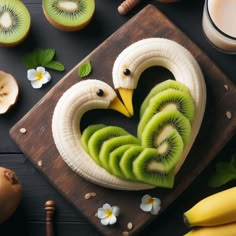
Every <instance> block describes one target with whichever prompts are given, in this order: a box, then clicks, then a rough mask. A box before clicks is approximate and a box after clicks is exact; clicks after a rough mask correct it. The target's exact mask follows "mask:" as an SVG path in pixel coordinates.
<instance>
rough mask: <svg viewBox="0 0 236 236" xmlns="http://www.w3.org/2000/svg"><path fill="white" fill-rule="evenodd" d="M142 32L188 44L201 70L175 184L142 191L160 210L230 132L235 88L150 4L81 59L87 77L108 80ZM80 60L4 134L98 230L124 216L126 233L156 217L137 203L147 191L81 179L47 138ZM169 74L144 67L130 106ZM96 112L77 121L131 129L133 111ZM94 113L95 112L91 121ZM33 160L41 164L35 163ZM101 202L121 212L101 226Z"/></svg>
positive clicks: (112, 230) (121, 227) (235, 125)
mask: <svg viewBox="0 0 236 236" xmlns="http://www.w3.org/2000/svg"><path fill="white" fill-rule="evenodd" d="M148 37H165V38H169V39H172V40H175V41H177V42H179V43H180V44H182V45H183V46H184V47H186V48H187V49H189V50H190V51H191V52H192V54H193V55H194V56H195V58H196V59H197V61H198V62H199V64H200V66H201V68H202V70H203V73H204V76H205V79H206V84H207V93H208V100H207V108H206V113H205V117H204V120H203V124H202V127H201V130H200V133H199V135H198V137H197V139H196V142H195V143H194V146H193V148H192V150H191V152H190V153H189V156H188V159H187V161H186V162H185V164H184V166H183V167H182V169H181V171H180V172H179V174H178V175H177V177H176V182H175V187H174V188H173V189H172V190H165V189H159V188H157V189H154V190H150V191H148V192H149V194H150V195H152V196H157V197H159V198H160V199H161V200H162V212H163V211H164V210H165V209H166V208H167V207H168V206H169V205H170V204H171V203H172V202H173V201H174V200H175V199H176V198H177V197H178V196H179V195H180V194H181V193H182V192H183V191H184V190H185V189H186V188H187V187H188V186H189V185H190V184H191V182H192V181H193V180H194V178H195V177H196V176H198V175H199V174H200V173H201V171H202V170H203V169H204V168H205V167H206V166H207V165H208V163H209V162H210V161H211V160H213V158H214V157H215V156H216V154H217V153H218V152H219V151H220V150H221V149H222V148H223V147H224V145H225V144H226V143H227V142H228V141H229V140H230V138H231V137H232V136H233V135H234V134H235V131H236V118H235V116H236V99H235V96H236V95H235V94H236V93H235V92H236V89H235V86H234V85H233V84H232V83H231V82H230V81H229V80H228V78H227V77H226V75H225V74H224V73H223V72H222V71H221V70H220V69H219V68H218V67H217V66H216V65H215V64H214V63H213V62H212V61H211V60H210V59H209V58H208V57H207V56H206V55H205V54H204V53H203V52H202V50H200V49H199V48H198V47H197V46H196V45H195V44H194V43H193V42H192V41H191V40H190V39H189V38H187V37H186V36H185V35H184V34H183V33H182V32H181V31H180V30H179V29H178V28H177V27H176V26H175V25H174V24H173V23H171V22H170V21H169V20H168V19H167V18H166V17H165V16H164V15H163V14H162V13H161V12H160V11H158V10H157V9H156V8H154V7H153V6H151V5H149V6H147V7H146V8H145V9H144V10H142V11H141V12H140V13H138V14H137V15H136V16H134V17H133V18H132V19H131V20H130V21H128V22H127V23H126V24H125V25H123V26H122V27H121V28H120V29H119V30H118V31H116V32H115V33H114V34H113V35H111V36H110V37H109V38H108V39H107V40H106V41H105V42H104V43H102V44H101V45H100V46H99V47H98V48H96V49H95V50H94V51H93V52H92V53H91V54H89V55H88V56H87V57H86V58H85V59H84V60H86V59H87V58H89V59H90V60H91V61H92V63H93V73H92V75H91V76H90V77H89V78H91V79H101V80H104V81H106V82H107V83H109V84H111V83H112V80H111V72H112V66H113V63H114V60H115V58H116V57H117V56H118V55H119V53H120V52H121V51H122V50H123V49H124V48H126V47H127V46H129V45H130V44H131V43H133V42H135V41H137V40H139V39H142V38H148ZM84 60H82V61H81V62H80V63H79V64H78V65H77V66H76V67H75V68H74V69H73V70H72V71H71V72H69V73H68V74H67V75H66V76H65V77H64V78H63V79H62V80H61V81H60V82H59V83H58V84H56V85H55V86H54V88H52V89H51V90H50V91H49V92H48V93H47V94H46V95H45V96H44V97H43V98H42V99H41V100H40V101H39V102H38V103H37V104H36V105H35V106H34V107H33V108H32V109H31V110H30V111H29V112H28V113H27V114H26V115H25V116H24V117H23V118H22V119H21V120H20V121H19V122H18V123H17V124H16V125H15V126H14V127H13V128H12V129H11V131H10V134H11V137H12V138H13V139H14V140H15V142H16V143H17V145H18V146H19V147H20V149H21V150H22V151H23V152H24V153H25V154H26V155H27V156H28V158H29V159H30V160H31V161H32V162H33V163H34V164H35V166H36V167H37V168H38V169H39V170H40V171H41V172H42V173H43V174H44V175H45V176H46V177H47V178H48V180H49V181H50V182H51V183H52V184H53V185H54V186H55V187H56V188H57V189H58V190H59V192H60V193H62V195H63V196H64V197H65V198H66V199H67V200H68V201H69V202H70V203H71V204H73V205H74V206H75V208H76V209H78V210H79V211H80V212H81V213H82V214H84V215H85V216H86V217H87V218H88V220H89V221H90V222H91V223H92V224H93V225H95V227H96V228H97V229H98V230H99V231H100V232H101V233H102V234H104V235H114V236H115V235H122V232H123V231H126V230H127V223H128V222H130V221H131V222H132V223H133V225H134V228H133V230H132V231H131V232H130V234H136V233H138V232H140V230H141V229H143V228H144V226H146V225H147V224H149V223H150V222H151V221H153V220H154V219H155V218H156V217H153V216H151V215H149V214H147V213H144V212H141V211H140V209H139V204H140V201H141V197H142V196H143V194H144V193H146V192H147V191H145V192H144V191H140V192H124V191H115V190H110V189H105V188H102V187H98V186H96V185H94V184H91V183H89V182H87V181H85V180H84V179H82V178H80V177H79V176H78V175H76V174H75V173H74V172H72V171H71V170H70V168H69V167H68V166H67V165H66V164H65V163H64V162H63V160H62V159H61V157H60V155H59V153H58V151H57V149H56V147H55V145H54V143H53V139H52V134H51V117H52V113H53V110H54V107H55V105H56V103H57V101H58V99H59V98H60V96H61V95H62V94H63V92H64V91H65V90H67V89H68V88H69V87H70V86H71V85H72V84H74V83H76V82H78V77H77V72H76V71H77V68H78V66H79V65H80V64H81V63H83V61H84ZM154 73H156V75H155V76H154V77H153V79H152V80H149V81H148V83H147V82H146V83H145V81H146V79H147V77H150V76H153V74H154ZM170 76H171V75H170V74H169V73H168V72H167V71H165V70H162V69H161V68H154V69H151V70H150V71H148V72H147V73H146V72H145V73H144V75H143V76H142V78H141V81H140V85H139V86H138V89H137V90H136V91H135V94H134V99H135V101H136V103H135V107H138V105H139V104H140V100H141V99H142V98H143V96H145V93H146V92H147V91H148V89H150V88H151V87H152V86H153V85H154V84H155V83H157V82H160V80H161V79H159V78H160V77H161V78H162V79H166V78H168V77H170ZM145 84H148V86H147V88H146V90H145V89H144V86H143V85H145ZM226 84H227V86H228V87H229V90H226V89H225V87H224V85H226ZM141 88H142V89H141ZM227 111H230V112H231V114H232V118H231V119H227V117H226V115H225V114H226V112H227ZM102 114H104V112H102V113H101V112H99V111H93V112H88V114H86V115H85V117H84V119H83V120H82V127H84V126H86V125H87V124H88V123H93V122H94V123H99V122H106V123H109V122H111V121H115V122H117V123H116V124H117V125H121V126H124V127H125V128H127V129H129V130H130V131H131V132H135V127H136V125H137V119H138V118H137V116H135V117H134V118H133V119H131V120H129V121H127V120H125V119H124V118H123V117H122V116H121V115H119V114H117V113H115V112H110V111H108V112H107V116H104V115H102ZM94 117H96V121H95V120H94ZM108 117H109V118H108ZM21 127H24V128H26V129H27V133H26V134H21V133H20V132H19V129H20V128H21ZM39 161H40V162H39ZM39 163H41V164H40V165H39ZM91 191H93V192H96V193H97V195H96V197H95V198H93V199H90V200H89V201H88V200H85V199H84V195H85V194H86V193H87V192H91ZM124 196H125V197H124ZM105 202H108V203H110V204H111V205H118V206H119V207H120V208H121V215H120V217H119V220H118V223H117V224H116V225H115V226H112V227H104V226H102V225H101V224H100V222H99V220H98V219H97V217H95V213H96V210H97V209H98V208H99V207H101V206H102V205H103V204H104V203H105Z"/></svg>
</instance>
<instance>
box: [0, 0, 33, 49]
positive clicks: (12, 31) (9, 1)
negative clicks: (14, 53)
mask: <svg viewBox="0 0 236 236" xmlns="http://www.w3.org/2000/svg"><path fill="white" fill-rule="evenodd" d="M30 23H31V18H30V14H29V11H28V9H27V8H26V6H25V5H24V3H23V2H22V1H20V0H1V1H0V45H1V46H15V45H17V44H19V43H20V42H22V41H23V40H24V39H25V38H26V37H27V35H28V32H29V30H30Z"/></svg>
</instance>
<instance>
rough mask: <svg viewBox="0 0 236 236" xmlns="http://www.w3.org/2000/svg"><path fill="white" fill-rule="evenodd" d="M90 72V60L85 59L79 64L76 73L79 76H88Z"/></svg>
mask: <svg viewBox="0 0 236 236" xmlns="http://www.w3.org/2000/svg"><path fill="white" fill-rule="evenodd" d="M91 72H92V64H91V62H90V60H87V61H85V62H84V63H83V64H82V65H80V67H79V69H78V75H79V77H80V78H84V77H86V76H88V75H89V74H90V73H91Z"/></svg>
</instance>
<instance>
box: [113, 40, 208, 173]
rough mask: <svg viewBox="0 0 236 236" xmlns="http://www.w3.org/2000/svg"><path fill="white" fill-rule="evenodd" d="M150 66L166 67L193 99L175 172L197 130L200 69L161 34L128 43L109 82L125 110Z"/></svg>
mask: <svg viewBox="0 0 236 236" xmlns="http://www.w3.org/2000/svg"><path fill="white" fill-rule="evenodd" d="M152 66H161V67H164V68H166V69H168V70H169V71H170V72H171V73H172V74H173V76H174V78H175V80H177V81H179V82H181V83H183V84H185V85H186V86H187V87H188V89H189V91H190V94H191V96H192V98H193V100H194V102H195V106H196V107H195V110H196V115H195V119H194V121H193V123H192V134H191V137H190V139H189V141H188V145H186V147H185V150H184V152H183V156H182V158H181V160H180V161H179V163H178V164H177V166H176V173H177V172H178V171H179V169H180V168H181V166H182V164H183V163H184V161H185V159H186V157H187V155H188V153H189V151H190V149H191V147H192V145H193V142H194V140H195V138H196V136H197V134H198V132H199V129H200V126H201V123H202V119H203V115H204V111H205V105H206V85H205V80H204V77H203V74H202V71H201V69H200V67H199V65H198V63H197V61H196V60H195V58H194V57H193V56H192V54H191V53H190V52H189V51H188V50H187V49H186V48H184V47H183V46H181V45H180V44H178V43H176V42H174V41H173V40H169V39H165V38H147V39H143V40H140V41H138V42H135V43H133V44H131V45H130V46H129V47H127V48H125V49H124V50H123V51H122V52H121V53H120V54H119V56H118V57H117V59H116V61H115V63H114V66H113V70H112V76H113V84H114V87H115V88H116V89H118V91H119V93H120V95H121V98H122V99H123V102H124V104H125V106H126V107H127V109H128V111H129V112H130V113H131V114H132V113H133V106H132V95H133V90H134V89H135V88H136V87H137V85H138V81H139V78H140V76H141V74H142V73H143V71H144V70H145V69H147V68H149V67H152Z"/></svg>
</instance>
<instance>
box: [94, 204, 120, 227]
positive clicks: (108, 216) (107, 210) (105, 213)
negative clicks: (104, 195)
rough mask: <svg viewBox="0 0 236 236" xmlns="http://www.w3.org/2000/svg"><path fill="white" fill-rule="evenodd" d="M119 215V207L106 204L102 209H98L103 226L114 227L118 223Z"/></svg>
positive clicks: (98, 215)
mask: <svg viewBox="0 0 236 236" xmlns="http://www.w3.org/2000/svg"><path fill="white" fill-rule="evenodd" d="M119 213H120V208H119V207H117V206H113V207H111V206H110V205H109V204H108V203H105V204H104V205H103V206H102V207H101V208H98V211H97V217H98V218H99V219H101V224H102V225H113V224H115V223H116V221H117V216H118V215H119Z"/></svg>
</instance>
